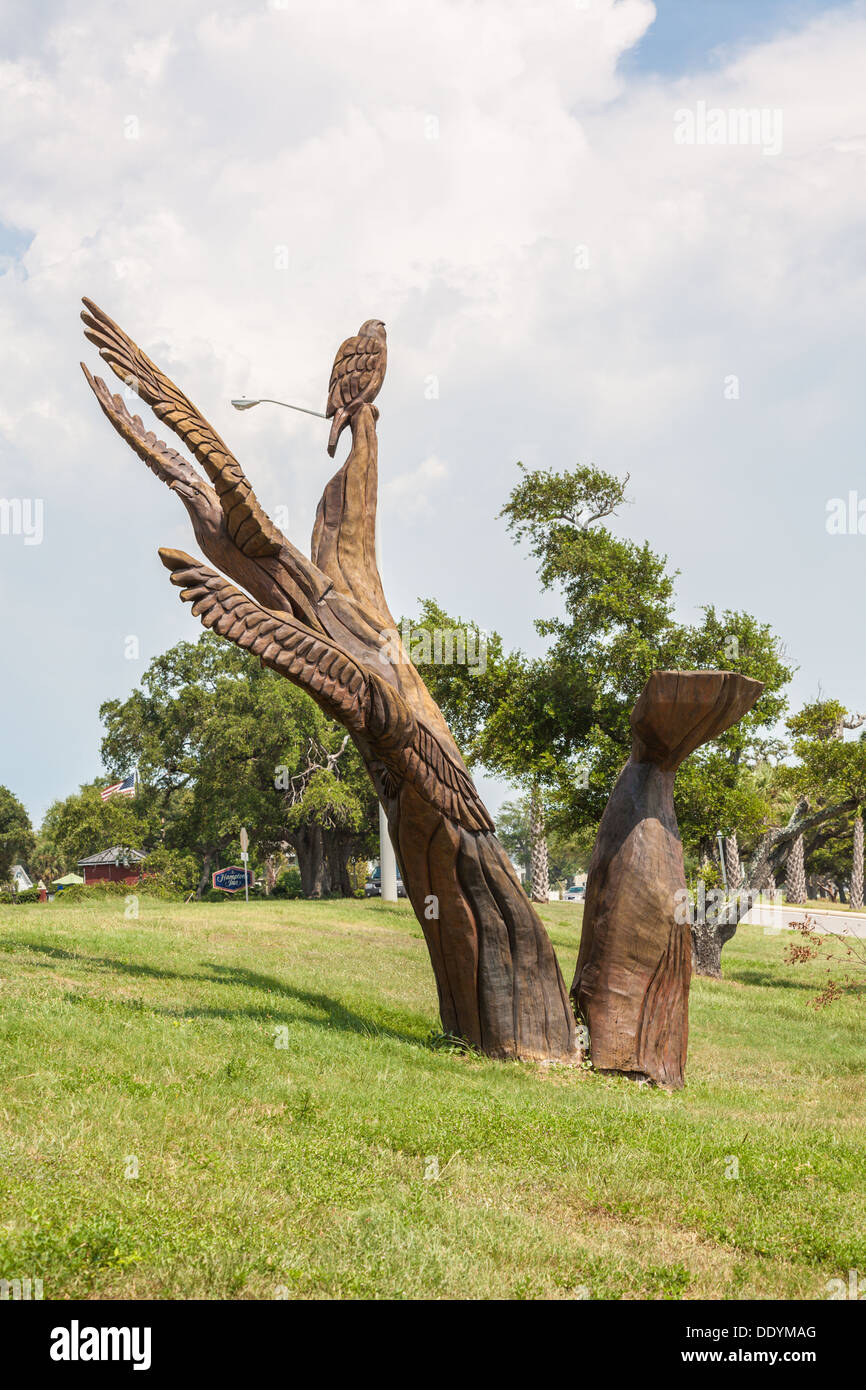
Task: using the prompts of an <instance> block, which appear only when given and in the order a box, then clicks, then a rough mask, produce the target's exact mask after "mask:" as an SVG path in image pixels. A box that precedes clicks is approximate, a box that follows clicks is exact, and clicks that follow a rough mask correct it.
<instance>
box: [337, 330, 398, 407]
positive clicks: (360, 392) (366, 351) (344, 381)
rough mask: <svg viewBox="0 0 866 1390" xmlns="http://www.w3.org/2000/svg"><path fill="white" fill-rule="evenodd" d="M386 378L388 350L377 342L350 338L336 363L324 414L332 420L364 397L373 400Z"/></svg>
mask: <svg viewBox="0 0 866 1390" xmlns="http://www.w3.org/2000/svg"><path fill="white" fill-rule="evenodd" d="M384 377H385V349H384V347H383V345H382V343H380V342H379V340H378V338H358V337H355V338H347V339H346V341H345V342H344V343H343V344H342V346H341V347H340V350H339V352H338V353H337V356H336V359H335V361H334V367H333V370H332V372H331V381H330V384H329V386H328V404H327V407H326V409H325V414H326V415H327V416H328V418H330V417H331V416H332V415H334V414H336V412H337V411H338V410H339V409H340V407H341V406H347V405H351V404H352V402H353V401H357V400H358V399H359V398H360V397H361V396H364V399H365V400H367V401H371V400H373V398H374V397H375V396H376V395H377V394H378V392H379V390H380V388H381V385H382V382H383V380H384Z"/></svg>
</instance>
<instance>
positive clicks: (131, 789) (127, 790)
mask: <svg viewBox="0 0 866 1390" xmlns="http://www.w3.org/2000/svg"><path fill="white" fill-rule="evenodd" d="M137 783H138V773H137V772H133V773H131V774H130V775H129V777H124V779H123V781H122V782H114V783H112V785H111V786H110V787H103V788H102V791H101V792H100V793H99V795H100V796H101V797H102V800H103V801H107V800H108V798H109V797H110V796H115V795H116V796H135V788H136V785H137Z"/></svg>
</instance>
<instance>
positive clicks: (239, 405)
mask: <svg viewBox="0 0 866 1390" xmlns="http://www.w3.org/2000/svg"><path fill="white" fill-rule="evenodd" d="M232 405H233V406H234V408H235V410H252V408H253V406H254V405H282V406H285V408H286V410H300V411H301V413H302V414H303V415H315V417H316V419H317V420H327V418H328V417H327V415H323V414H322V412H321V410H308V409H307V407H306V406H305V405H289V403H288V401H275V400H273V399H272V398H271V397H270V396H261V397H260V398H259V399H258V400H255V401H248V400H247V398H246V396H241V398H240V400H237V401H232Z"/></svg>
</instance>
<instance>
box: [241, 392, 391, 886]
mask: <svg viewBox="0 0 866 1390" xmlns="http://www.w3.org/2000/svg"><path fill="white" fill-rule="evenodd" d="M232 405H233V406H234V408H235V410H252V408H253V406H254V405H281V406H284V407H285V409H286V410H300V411H301V413H302V414H303V415H315V417H316V419H317V420H327V418H328V417H327V415H323V414H322V412H321V411H320V410H308V409H307V407H306V406H305V405H290V404H289V402H288V401H275V400H274V399H273V398H272V397H271V396H258V397H256V399H255V400H247V398H246V396H240V397H239V398H238V399H237V400H233V401H232ZM376 568H377V569H378V571H379V574H380V575H381V573H382V560H381V552H380V549H379V512H378V509H377V511H376ZM379 888H380V892H381V895H382V901H383V902H386V903H395V902H396V901H397V856H396V855H395V854H394V846H393V845H392V843H391V836H390V834H389V831H388V818H387V816H386V815H385V811H384V808H383V806H382V803H381V801H380V802H379Z"/></svg>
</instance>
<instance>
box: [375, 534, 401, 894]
mask: <svg viewBox="0 0 866 1390" xmlns="http://www.w3.org/2000/svg"><path fill="white" fill-rule="evenodd" d="M376 568H377V569H378V571H379V576H380V578H381V575H382V550H381V546H380V543H379V511H378V508H377V509H376ZM379 874H380V877H379V885H380V888H381V891H382V901H383V902H385V903H395V902H396V901H397V856H396V855H395V853H394V846H393V845H392V844H391V836H390V833H389V831H388V817H387V816H386V815H385V809H384V807H383V806H382V803H381V802H380V803H379Z"/></svg>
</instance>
